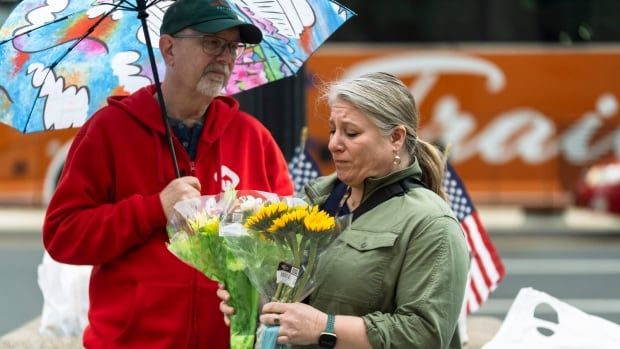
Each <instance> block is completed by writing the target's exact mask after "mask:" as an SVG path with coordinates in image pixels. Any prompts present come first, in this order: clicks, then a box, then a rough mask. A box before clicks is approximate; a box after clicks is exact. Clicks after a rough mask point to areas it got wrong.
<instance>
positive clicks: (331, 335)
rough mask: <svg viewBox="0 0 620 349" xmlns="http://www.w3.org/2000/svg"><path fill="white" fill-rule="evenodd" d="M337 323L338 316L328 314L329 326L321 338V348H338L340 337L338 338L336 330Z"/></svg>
mask: <svg viewBox="0 0 620 349" xmlns="http://www.w3.org/2000/svg"><path fill="white" fill-rule="evenodd" d="M335 322H336V316H334V314H327V326H325V330H323V332H321V335H320V336H319V347H321V348H333V347H335V346H336V342H337V341H338V337H336V330H335V329H334V323H335Z"/></svg>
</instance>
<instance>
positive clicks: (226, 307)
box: [217, 284, 235, 326]
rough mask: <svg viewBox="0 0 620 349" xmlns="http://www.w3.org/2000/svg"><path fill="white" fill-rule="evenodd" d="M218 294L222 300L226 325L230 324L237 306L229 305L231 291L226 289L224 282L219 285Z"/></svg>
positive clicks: (221, 305) (221, 308) (221, 306)
mask: <svg viewBox="0 0 620 349" xmlns="http://www.w3.org/2000/svg"><path fill="white" fill-rule="evenodd" d="M217 296H218V298H219V299H221V300H222V301H221V302H220V311H221V312H222V314H224V323H225V324H226V326H230V317H231V316H232V314H234V313H235V308H233V307H231V306H230V305H228V300H229V299H230V293H228V291H226V287H225V286H224V284H218V285H217Z"/></svg>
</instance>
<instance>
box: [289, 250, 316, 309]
mask: <svg viewBox="0 0 620 349" xmlns="http://www.w3.org/2000/svg"><path fill="white" fill-rule="evenodd" d="M318 245H319V244H318V242H317V241H316V240H314V239H313V240H311V241H310V250H309V252H308V263H307V264H306V270H304V273H303V275H302V276H301V280H299V283H298V284H297V285H296V286H297V287H295V292H294V293H293V300H294V301H301V299H299V298H301V297H302V296H303V293H304V288H306V284H307V283H308V281H309V280H310V277H311V276H312V272H313V271H314V265H315V264H316V254H317V250H318Z"/></svg>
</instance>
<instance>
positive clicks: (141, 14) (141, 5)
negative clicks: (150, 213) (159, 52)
mask: <svg viewBox="0 0 620 349" xmlns="http://www.w3.org/2000/svg"><path fill="white" fill-rule="evenodd" d="M137 7H138V18H139V19H140V22H141V23H142V30H143V31H144V39H145V41H146V47H147V52H148V54H149V60H150V62H151V69H152V70H153V80H155V89H156V91H157V100H158V101H159V109H160V110H161V117H162V121H163V123H164V129H165V130H166V139H167V140H168V147H170V154H171V155H172V166H173V167H174V174H175V175H176V178H179V177H181V173H180V171H179V163H178V162H177V155H176V152H175V150H174V143H173V142H172V134H171V132H170V124H169V123H168V111H167V110H166V104H165V102H164V94H163V92H162V91H161V84H160V82H159V73H158V71H157V62H155V54H154V53H153V46H152V45H151V37H150V35H149V28H148V25H147V23H146V18H147V17H148V16H149V14H148V13H147V12H146V0H137Z"/></svg>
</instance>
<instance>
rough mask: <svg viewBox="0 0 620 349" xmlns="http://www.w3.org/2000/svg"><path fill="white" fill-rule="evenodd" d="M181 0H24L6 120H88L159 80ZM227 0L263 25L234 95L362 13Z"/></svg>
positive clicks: (42, 124)
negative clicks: (163, 38)
mask: <svg viewBox="0 0 620 349" xmlns="http://www.w3.org/2000/svg"><path fill="white" fill-rule="evenodd" d="M220 1H225V0H220ZM172 3H173V1H169V0H95V1H92V0H24V1H22V2H21V3H20V4H19V5H18V6H17V7H16V8H15V9H14V11H13V12H12V13H11V14H10V15H9V17H8V18H7V20H6V22H5V23H4V25H3V26H2V28H1V29H0V122H3V123H5V124H8V125H10V126H13V127H14V128H16V129H18V130H20V131H22V132H24V133H28V132H36V131H44V130H51V129H62V128H70V127H79V126H81V125H82V124H83V123H84V122H85V121H86V120H87V119H88V118H89V117H90V115H92V114H93V113H94V112H95V111H96V110H97V109H99V108H101V107H102V106H104V105H105V103H106V98H107V96H109V95H114V94H116V95H124V94H129V93H132V92H134V91H136V90H137V89H139V88H140V87H142V86H145V85H148V84H152V83H158V82H159V78H158V76H163V72H164V69H165V65H164V63H163V59H162V58H161V54H160V52H159V49H158V47H157V44H158V41H159V26H160V24H161V20H162V18H163V14H164V12H165V10H166V9H167V8H168V7H169V6H170V5H171V4H172ZM228 3H229V6H230V7H231V8H233V10H234V11H235V12H236V13H237V14H238V16H239V17H240V18H243V19H245V20H246V21H249V22H252V23H254V24H255V25H256V26H258V27H259V28H260V29H261V31H262V32H263V37H264V39H263V42H262V43H261V44H259V45H253V46H249V47H248V48H247V50H246V52H245V53H244V54H243V55H242V57H241V58H239V60H240V61H238V62H237V64H236V67H235V69H234V71H233V73H232V76H231V79H230V81H229V84H228V86H227V87H226V89H225V94H234V93H237V92H240V91H245V90H249V89H251V88H254V87H257V86H260V85H263V84H265V83H268V82H271V81H275V80H278V79H281V78H284V77H287V76H290V75H292V74H295V72H297V71H298V70H299V68H300V67H301V66H302V64H303V63H304V62H305V61H306V60H307V58H308V57H309V56H310V55H311V54H312V52H314V51H315V50H316V49H317V48H318V47H319V46H320V45H321V44H322V43H323V42H324V41H325V40H326V39H327V38H328V37H329V36H330V35H331V34H332V33H333V32H334V31H335V30H336V29H338V27H340V26H341V25H342V24H343V23H344V22H346V21H347V20H348V19H350V18H351V17H352V16H354V13H353V12H352V11H350V10H349V9H347V8H345V7H343V6H342V5H340V4H338V3H336V2H334V1H330V0H230V1H228ZM145 14H146V15H148V16H146V19H144V18H139V17H145V16H144V15H145ZM145 28H146V29H145ZM151 46H152V48H151ZM149 55H151V56H152V59H149Z"/></svg>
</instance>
